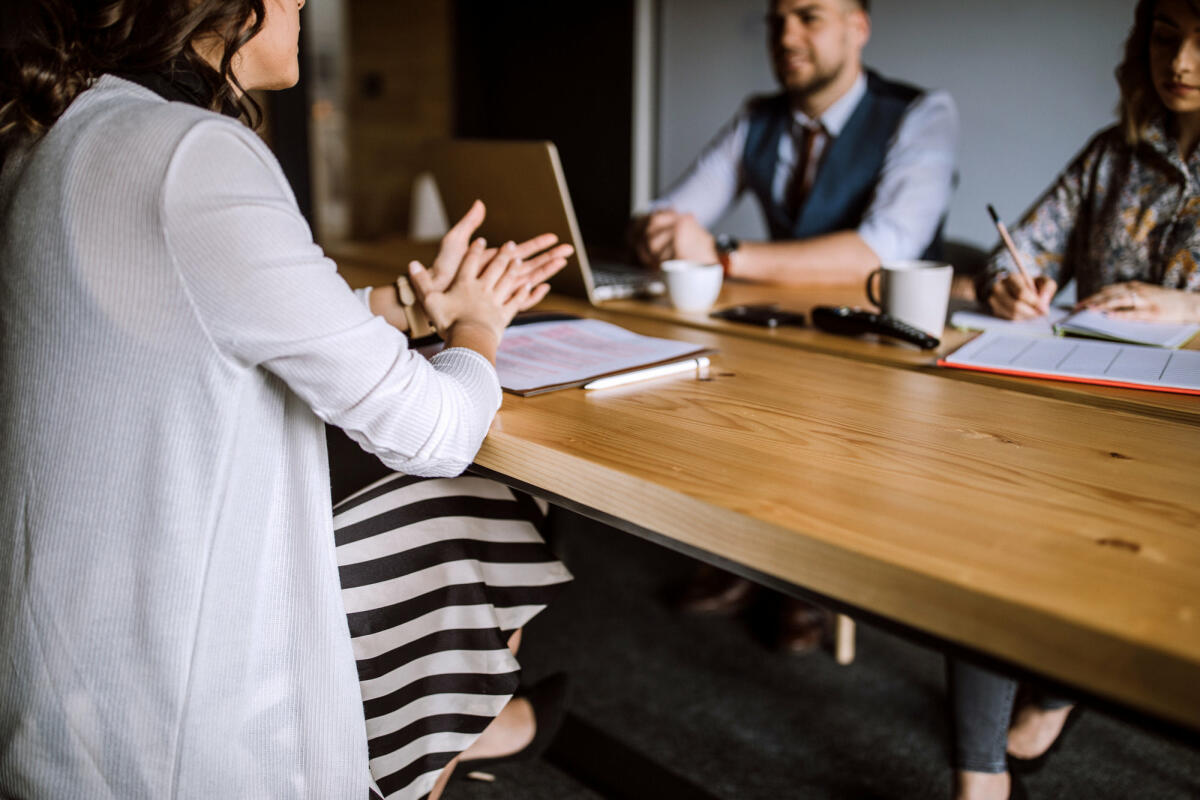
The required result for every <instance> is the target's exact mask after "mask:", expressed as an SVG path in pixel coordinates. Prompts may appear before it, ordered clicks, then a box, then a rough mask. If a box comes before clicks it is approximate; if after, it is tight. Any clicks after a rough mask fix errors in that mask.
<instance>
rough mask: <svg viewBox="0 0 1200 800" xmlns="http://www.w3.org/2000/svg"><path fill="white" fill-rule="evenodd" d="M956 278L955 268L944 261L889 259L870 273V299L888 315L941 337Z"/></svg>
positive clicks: (868, 283) (868, 285) (868, 288)
mask: <svg viewBox="0 0 1200 800" xmlns="http://www.w3.org/2000/svg"><path fill="white" fill-rule="evenodd" d="M876 276H878V277H879V294H878V295H876V294H875V278H876ZM953 280H954V267H952V266H950V265H949V264H946V263H944V262H941V261H889V262H888V263H886V264H884V265H882V266H881V267H879V268H878V269H876V270H875V271H874V272H872V273H871V274H870V275H868V276H867V298H868V299H869V300H870V301H871V302H872V303H874V304H875V305H876V306H878V307H879V308H880V309H881V310H882V311H883V313H885V314H887V315H888V316H891V317H895V318H896V319H898V320H900V321H901V322H907V323H908V324H909V325H912V326H913V327H914V328H920V329H921V330H923V331H925V332H926V333H928V334H931V335H933V336H936V337H938V338H939V339H940V338H941V336H942V333H943V329H944V328H945V327H946V310H947V308H948V307H949V305H950V283H951V282H952V281H953Z"/></svg>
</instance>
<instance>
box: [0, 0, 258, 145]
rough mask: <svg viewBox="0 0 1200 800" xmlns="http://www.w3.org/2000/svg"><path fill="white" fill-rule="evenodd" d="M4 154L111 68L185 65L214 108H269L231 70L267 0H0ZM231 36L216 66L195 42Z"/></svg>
mask: <svg viewBox="0 0 1200 800" xmlns="http://www.w3.org/2000/svg"><path fill="white" fill-rule="evenodd" d="M0 6H3V8H0V160H3V157H4V154H5V153H6V152H7V151H8V150H9V149H10V148H11V147H12V146H13V145H14V144H16V143H17V142H20V141H23V140H28V139H35V138H37V137H39V136H41V135H42V134H43V133H45V131H46V130H47V129H48V128H49V127H50V126H51V125H53V124H54V123H55V121H56V120H58V118H59V117H60V116H61V115H62V113H63V112H64V111H66V109H67V106H68V105H70V104H71V101H72V100H74V99H75V97H76V96H77V95H78V94H79V93H80V92H82V91H83V90H84V89H86V88H88V86H90V85H91V83H92V82H93V81H94V80H95V79H96V78H98V77H99V76H100V75H102V74H104V73H106V72H125V73H138V72H153V73H160V74H166V75H169V74H170V72H171V71H172V70H176V69H187V70H190V71H191V72H192V73H194V74H195V75H197V76H199V77H200V79H201V80H202V82H203V84H204V85H205V86H206V87H207V89H208V95H209V97H208V98H207V100H208V106H209V108H211V109H213V110H214V111H219V110H222V109H225V108H230V107H233V108H237V109H238V111H239V113H240V114H241V116H242V117H243V119H245V120H246V121H247V122H248V123H249V124H251V125H257V123H258V121H259V118H260V116H261V112H260V109H259V107H258V106H257V104H255V102H254V101H253V100H252V99H251V98H250V97H249V95H246V94H244V93H243V92H242V90H241V89H242V87H241V86H240V85H239V84H238V83H237V79H236V77H235V76H234V75H233V71H232V63H233V57H234V55H235V54H236V53H237V51H238V50H239V49H240V48H241V47H242V46H243V45H245V44H246V42H248V41H250V39H252V38H254V36H255V35H256V34H257V33H258V32H259V30H260V29H261V28H262V24H263V19H264V14H265V11H264V8H263V0H0ZM204 37H213V39H214V41H220V42H222V43H223V47H224V50H223V52H222V56H221V62H220V65H219V66H218V67H217V68H216V69H214V68H213V67H212V66H210V65H209V64H208V62H206V61H205V60H204V59H203V58H201V57H200V56H199V55H198V54H197V53H196V51H195V50H194V49H193V46H192V45H193V43H195V42H196V41H197V40H198V39H201V38H204Z"/></svg>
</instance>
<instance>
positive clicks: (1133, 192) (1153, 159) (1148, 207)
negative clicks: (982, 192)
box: [977, 0, 1200, 322]
mask: <svg viewBox="0 0 1200 800" xmlns="http://www.w3.org/2000/svg"><path fill="white" fill-rule="evenodd" d="M1135 15H1136V16H1135V22H1134V27H1133V30H1132V31H1131V33H1130V36H1129V39H1128V41H1127V42H1126V45H1125V59H1124V61H1123V62H1122V63H1121V65H1120V66H1119V67H1117V81H1118V83H1119V84H1120V87H1121V104H1120V115H1121V119H1120V122H1119V123H1118V124H1116V125H1114V126H1112V127H1111V128H1108V129H1106V130H1103V131H1101V132H1100V133H1099V134H1097V135H1096V136H1095V138H1093V139H1092V141H1091V142H1089V143H1088V145H1087V147H1085V148H1084V150H1083V152H1082V153H1080V155H1079V156H1078V157H1076V158H1075V160H1074V161H1072V162H1071V164H1070V165H1069V166H1068V167H1067V168H1066V170H1065V171H1064V172H1063V173H1062V174H1061V175H1060V176H1059V177H1058V179H1057V180H1056V181H1055V182H1054V184H1053V185H1052V186H1051V187H1050V188H1049V189H1048V190H1047V191H1046V193H1045V194H1044V195H1042V197H1041V198H1040V199H1039V200H1038V201H1037V203H1035V204H1034V206H1033V208H1032V209H1031V210H1030V211H1029V212H1028V213H1027V214H1026V215H1025V218H1024V219H1023V220H1022V221H1021V224H1020V225H1019V226H1018V227H1017V228H1016V229H1015V230H1014V231H1013V232H1012V234H1013V240H1014V241H1015V243H1016V245H1017V248H1018V249H1019V250H1020V251H1021V253H1022V254H1023V256H1024V257H1025V258H1026V259H1028V261H1027V264H1028V263H1032V264H1033V266H1034V267H1035V268H1034V270H1032V272H1033V273H1034V274H1035V275H1037V278H1036V279H1035V282H1036V284H1037V286H1036V291H1035V290H1034V287H1026V286H1024V285H1023V283H1022V281H1021V280H1020V277H1019V275H1018V274H1017V272H1016V269H1015V266H1014V264H1013V261H1012V257H1011V256H1009V254H1008V253H1007V252H1004V251H1000V252H998V253H997V254H996V255H994V256H993V257H992V259H991V262H990V263H989V265H988V269H987V270H986V272H985V273H984V274H983V275H982V276H981V277H980V280H979V285H978V287H977V289H978V292H979V296H980V297H981V298H984V299H985V300H986V302H987V303H988V305H989V306H990V308H991V310H992V312H993V313H994V314H996V315H997V316H1000V317H1005V318H1007V319H1027V318H1030V317H1035V316H1040V315H1042V314H1044V313H1046V311H1047V309H1048V308H1049V303H1050V298H1051V297H1053V296H1054V292H1055V291H1056V290H1057V288H1058V286H1060V285H1062V284H1065V283H1066V282H1067V280H1069V279H1070V278H1072V277H1073V278H1075V280H1076V281H1077V283H1078V287H1079V297H1081V298H1084V299H1083V300H1082V302H1081V303H1080V305H1081V306H1088V307H1091V308H1096V309H1100V310H1103V311H1106V312H1108V313H1109V314H1112V315H1114V316H1120V317H1123V318H1125V319H1142V320H1159V321H1163V322H1167V321H1169V322H1187V321H1200V295H1198V294H1196V292H1197V291H1200V269H1198V268H1197V263H1198V262H1200V225H1198V223H1200V154H1198V153H1197V152H1196V145H1197V143H1198V142H1200V36H1198V34H1197V30H1196V26H1197V24H1200V3H1195V4H1193V2H1190V1H1189V0H1157V2H1155V0H1142V2H1140V3H1138V6H1137V10H1136V12H1135Z"/></svg>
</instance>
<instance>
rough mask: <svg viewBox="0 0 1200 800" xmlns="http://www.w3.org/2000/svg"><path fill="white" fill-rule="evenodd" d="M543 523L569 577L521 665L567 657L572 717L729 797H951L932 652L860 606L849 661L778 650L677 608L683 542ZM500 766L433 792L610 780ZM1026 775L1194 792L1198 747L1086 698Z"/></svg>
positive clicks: (1040, 790) (1034, 783) (1048, 784)
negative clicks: (674, 544) (671, 599)
mask: <svg viewBox="0 0 1200 800" xmlns="http://www.w3.org/2000/svg"><path fill="white" fill-rule="evenodd" d="M555 522H556V525H555V527H556V529H557V532H558V538H557V540H556V547H557V548H558V549H559V550H560V552H561V553H562V554H563V556H564V558H565V560H566V561H567V564H568V566H570V568H571V569H572V571H573V572H574V573H575V576H576V580H575V582H574V583H573V584H572V585H571V587H570V588H569V589H567V590H566V591H565V593H564V594H563V596H562V597H560V598H559V600H558V601H557V602H556V603H554V604H553V605H552V606H551V607H550V608H549V609H548V610H547V611H545V612H544V613H543V614H541V615H540V616H539V617H538V618H537V619H535V620H534V622H533V623H532V624H531V625H530V626H529V628H528V630H527V631H526V636H525V640H524V645H523V647H522V651H521V654H520V656H521V662H522V665H523V669H524V672H525V677H526V679H527V680H529V681H534V680H537V678H539V677H540V676H542V675H545V674H548V673H551V672H554V671H557V670H563V669H565V670H567V671H569V672H570V673H571V675H572V678H573V681H574V687H575V693H574V700H573V704H572V713H573V714H574V715H576V716H577V717H578V718H580V719H581V720H584V721H586V722H587V723H588V724H589V725H591V726H593V727H595V728H598V729H600V730H602V731H603V732H605V733H606V734H607V735H609V736H612V737H615V738H617V739H619V740H621V741H622V742H624V743H625V744H627V745H628V746H630V747H632V748H633V749H634V750H636V751H638V752H640V753H641V754H643V755H645V756H646V757H648V758H650V759H652V760H653V761H654V762H655V763H657V764H658V765H661V766H662V767H663V768H664V769H666V770H668V771H669V772H671V773H674V774H675V775H678V776H683V777H686V778H688V779H690V781H691V782H692V783H694V784H696V785H698V786H703V787H704V789H705V790H706V791H707V792H708V793H709V794H710V795H714V796H716V797H719V798H728V800H734V799H735V798H736V800H752V799H754V798H763V799H764V800H766V799H768V798H770V799H772V800H774V799H775V798H812V799H813V800H823V799H824V798H836V799H837V800H843V799H844V798H855V799H860V798H861V799H862V800H870V799H873V798H949V797H950V783H949V780H950V779H949V771H948V768H947V767H946V763H947V755H946V754H947V748H948V744H947V742H948V738H947V723H946V716H945V714H946V712H945V703H944V684H945V681H944V668H943V660H942V657H941V655H940V654H939V653H937V652H935V651H933V650H930V649H927V648H924V647H920V646H917V645H914V644H912V643H910V642H908V641H905V640H903V639H901V638H899V637H897V636H895V635H892V634H890V633H887V632H884V631H882V630H880V629H877V628H873V627H871V626H868V625H863V624H861V623H860V625H859V629H858V657H857V660H856V661H855V662H854V664H852V665H850V666H848V667H840V666H838V665H837V664H836V663H835V662H834V661H833V659H832V657H831V656H830V655H829V654H828V653H816V654H812V655H808V656H801V657H797V656H786V655H782V654H778V653H775V652H772V651H771V650H770V648H769V647H767V646H766V645H765V644H764V636H763V631H762V626H761V625H757V624H755V623H754V621H753V617H750V618H746V617H742V618H693V617H686V616H681V615H679V614H677V613H675V612H674V611H672V610H671V608H670V606H669V604H668V603H667V602H666V599H665V598H666V596H667V592H668V591H669V589H670V587H671V586H673V585H677V584H678V583H679V582H680V581H682V580H683V579H684V578H685V577H686V576H687V575H688V574H690V571H691V569H692V564H693V562H691V561H690V560H688V559H687V558H684V557H683V556H680V555H678V554H675V553H672V552H670V551H668V550H666V549H664V548H662V547H659V546H657V545H654V544H651V543H649V542H645V541H642V540H640V539H637V538H635V537H632V536H629V535H627V534H624V533H621V532H619V531H615V530H613V529H611V528H607V527H605V526H602V525H599V524H597V523H592V522H588V521H586V520H583V519H581V518H579V517H575V516H573V515H569V514H565V513H564V514H559V515H557V516H556V519H555ZM621 769H622V765H621V764H619V763H617V764H613V765H612V770H613V771H614V773H619V772H620V771H621ZM494 773H495V775H496V778H497V780H496V781H495V782H494V783H484V782H479V781H458V782H455V783H454V784H453V785H452V789H451V791H448V792H447V793H446V794H445V797H446V798H447V800H500V799H501V798H505V799H507V798H529V800H594V798H601V797H605V796H606V794H604V793H602V792H601V791H597V790H596V789H593V788H589V786H587V785H584V784H583V783H581V782H580V781H579V780H576V779H575V778H573V777H572V776H571V775H569V774H566V773H565V772H563V771H562V770H560V769H558V768H557V767H555V766H554V765H553V764H552V763H550V762H549V761H547V760H545V759H543V760H539V761H535V762H530V763H516V764H511V765H509V764H506V765H503V766H501V767H497V768H495V769H494ZM1026 786H1027V788H1028V789H1029V791H1030V794H1031V796H1032V797H1035V798H1153V799H1154V800H1175V799H1176V798H1178V799H1179V800H1184V799H1185V798H1200V750H1197V749H1194V748H1193V747H1191V746H1189V745H1188V744H1185V743H1181V742H1179V741H1173V740H1170V739H1167V738H1164V737H1163V736H1161V735H1158V734H1154V733H1150V732H1147V731H1146V730H1145V729H1143V728H1141V727H1135V726H1132V725H1130V724H1127V723H1125V722H1122V721H1118V720H1116V719H1113V718H1111V717H1109V716H1106V715H1104V714H1101V713H1099V712H1098V711H1095V710H1092V709H1088V710H1085V711H1084V716H1083V717H1082V718H1081V719H1080V720H1079V722H1078V723H1077V724H1076V725H1075V726H1074V727H1073V729H1072V730H1071V732H1070V737H1069V739H1068V740H1067V741H1064V743H1063V745H1062V747H1061V748H1060V749H1059V751H1058V752H1057V753H1056V754H1055V756H1054V758H1053V760H1052V761H1051V762H1050V763H1049V764H1048V765H1047V766H1046V768H1045V769H1043V770H1042V771H1041V772H1039V773H1038V774H1036V775H1034V776H1030V777H1028V778H1027V779H1026ZM607 796H614V795H612V793H611V792H610V793H609V794H608V795H607ZM664 800H673V798H665V799H664Z"/></svg>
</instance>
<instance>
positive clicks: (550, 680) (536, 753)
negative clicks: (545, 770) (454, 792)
mask: <svg viewBox="0 0 1200 800" xmlns="http://www.w3.org/2000/svg"><path fill="white" fill-rule="evenodd" d="M518 697H523V698H525V699H526V700H528V701H529V705H530V706H532V707H533V718H534V720H535V725H536V728H535V729H534V732H533V739H532V740H531V741H530V742H529V744H527V745H525V746H524V747H522V748H521V749H520V750H518V751H516V752H515V753H509V754H508V755H504V756H496V757H495V758H472V759H469V760H468V759H463V760H462V761H460V762H459V764H458V768H457V769H455V771H454V772H455V774H457V773H458V772H459V771H460V770H461V771H462V773H463V774H464V775H465V774H466V773H468V772H479V771H484V770H486V769H487V768H489V767H494V766H496V765H497V764H504V763H507V762H511V761H532V760H534V759H535V758H538V757H540V756H541V755H542V753H544V752H546V748H548V747H549V746H550V743H551V742H553V741H554V737H555V736H556V735H557V734H558V729H559V728H561V727H562V723H563V720H564V719H566V716H567V708H568V707H569V706H570V703H571V678H570V676H569V675H567V673H565V672H556V673H554V674H553V675H548V676H547V677H545V678H542V679H541V680H540V681H538V682H537V683H535V684H534V685H533V686H530V687H529V688H528V689H526V690H523V691H519V692H517V694H515V695H513V698H514V699H516V698H518Z"/></svg>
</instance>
